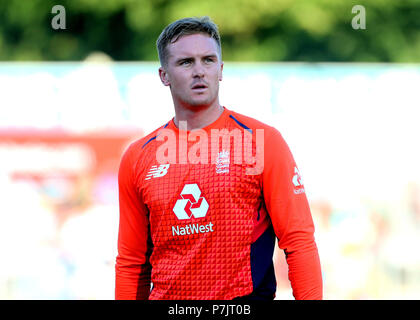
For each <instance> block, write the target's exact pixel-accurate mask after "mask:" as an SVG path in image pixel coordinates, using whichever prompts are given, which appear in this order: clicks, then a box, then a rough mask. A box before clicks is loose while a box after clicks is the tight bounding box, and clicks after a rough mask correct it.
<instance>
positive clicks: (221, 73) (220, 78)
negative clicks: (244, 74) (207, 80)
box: [219, 61, 223, 81]
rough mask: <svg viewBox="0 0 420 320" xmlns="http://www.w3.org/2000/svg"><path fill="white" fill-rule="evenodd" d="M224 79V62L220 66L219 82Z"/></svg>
mask: <svg viewBox="0 0 420 320" xmlns="http://www.w3.org/2000/svg"><path fill="white" fill-rule="evenodd" d="M222 79H223V61H222V63H221V64H220V73H219V81H222Z"/></svg>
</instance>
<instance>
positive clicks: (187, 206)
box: [173, 183, 209, 220]
mask: <svg viewBox="0 0 420 320" xmlns="http://www.w3.org/2000/svg"><path fill="white" fill-rule="evenodd" d="M208 209H209V204H208V203H207V201H206V199H205V198H204V197H201V190H200V188H199V187H198V185H197V184H195V183H193V184H186V185H185V186H184V188H183V189H182V191H181V194H180V196H179V198H178V200H177V201H176V203H175V206H174V208H173V211H174V213H175V215H176V216H177V218H178V219H179V220H185V219H191V217H193V216H194V218H203V217H205V216H206V214H207V210H208Z"/></svg>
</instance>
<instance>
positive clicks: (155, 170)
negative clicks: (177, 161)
mask: <svg viewBox="0 0 420 320" xmlns="http://www.w3.org/2000/svg"><path fill="white" fill-rule="evenodd" d="M169 165H170V164H169V163H167V164H161V165H160V166H157V165H155V166H152V167H151V168H150V170H149V172H148V173H147V175H146V179H144V180H150V179H152V178H160V177H163V176H164V175H166V174H167V173H168V169H169Z"/></svg>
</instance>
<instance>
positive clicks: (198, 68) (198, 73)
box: [193, 62, 204, 78]
mask: <svg viewBox="0 0 420 320" xmlns="http://www.w3.org/2000/svg"><path fill="white" fill-rule="evenodd" d="M193 77H194V78H196V77H198V78H203V77H204V67H203V66H202V65H201V63H200V62H198V63H195V64H194V68H193Z"/></svg>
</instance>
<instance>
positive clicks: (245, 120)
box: [229, 110, 283, 142]
mask: <svg viewBox="0 0 420 320" xmlns="http://www.w3.org/2000/svg"><path fill="white" fill-rule="evenodd" d="M229 118H230V120H232V121H234V122H236V124H237V125H239V126H241V127H242V128H244V129H247V130H251V131H252V133H253V134H254V133H256V131H257V130H260V132H263V133H264V140H265V141H273V140H274V141H277V142H283V137H282V135H281V133H280V131H279V130H278V129H276V128H275V127H273V126H270V125H268V124H266V123H264V122H262V121H259V120H257V119H255V118H252V117H249V116H246V115H244V114H242V113H238V112H235V111H231V110H229Z"/></svg>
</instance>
